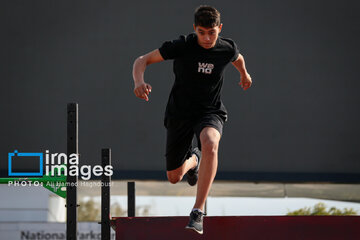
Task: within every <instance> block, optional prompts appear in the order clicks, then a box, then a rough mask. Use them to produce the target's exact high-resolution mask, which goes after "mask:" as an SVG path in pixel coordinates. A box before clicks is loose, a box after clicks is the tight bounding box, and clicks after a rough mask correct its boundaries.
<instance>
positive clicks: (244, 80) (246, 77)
mask: <svg viewBox="0 0 360 240" xmlns="http://www.w3.org/2000/svg"><path fill="white" fill-rule="evenodd" d="M251 84H252V80H251V77H250V74H248V73H245V74H243V75H241V80H240V82H239V85H240V86H241V87H242V88H243V89H244V91H245V90H246V89H248V88H249V87H251Z"/></svg>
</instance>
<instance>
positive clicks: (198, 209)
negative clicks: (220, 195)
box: [192, 208, 204, 213]
mask: <svg viewBox="0 0 360 240" xmlns="http://www.w3.org/2000/svg"><path fill="white" fill-rule="evenodd" d="M192 211H193V212H194V211H198V212H201V213H204V212H203V211H202V210H201V209H200V208H193V209H192Z"/></svg>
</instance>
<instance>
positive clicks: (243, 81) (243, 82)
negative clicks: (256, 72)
mask: <svg viewBox="0 0 360 240" xmlns="http://www.w3.org/2000/svg"><path fill="white" fill-rule="evenodd" d="M232 65H234V67H235V68H236V69H237V70H238V71H239V73H240V82H239V85H240V86H241V87H242V88H243V89H244V90H246V89H248V88H249V87H250V86H251V84H252V80H251V77H250V74H249V73H248V72H247V70H246V67H245V60H244V57H243V56H242V55H241V54H240V53H239V56H238V58H237V59H236V60H235V61H234V62H232Z"/></svg>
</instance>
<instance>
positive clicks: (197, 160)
mask: <svg viewBox="0 0 360 240" xmlns="http://www.w3.org/2000/svg"><path fill="white" fill-rule="evenodd" d="M194 155H195V160H196V165H195V167H193V168H192V170H194V169H195V168H196V167H197V165H198V163H199V159H198V157H197V156H196V154H194Z"/></svg>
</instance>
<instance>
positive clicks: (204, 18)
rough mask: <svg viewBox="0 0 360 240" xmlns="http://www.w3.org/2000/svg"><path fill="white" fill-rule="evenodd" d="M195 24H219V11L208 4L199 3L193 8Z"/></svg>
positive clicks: (209, 25)
mask: <svg viewBox="0 0 360 240" xmlns="http://www.w3.org/2000/svg"><path fill="white" fill-rule="evenodd" d="M194 18H195V19H194V20H195V21H194V22H195V26H201V27H205V28H212V27H216V26H220V12H219V11H218V10H216V8H214V7H212V6H209V5H200V6H199V7H197V8H196V9H195V14H194Z"/></svg>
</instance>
